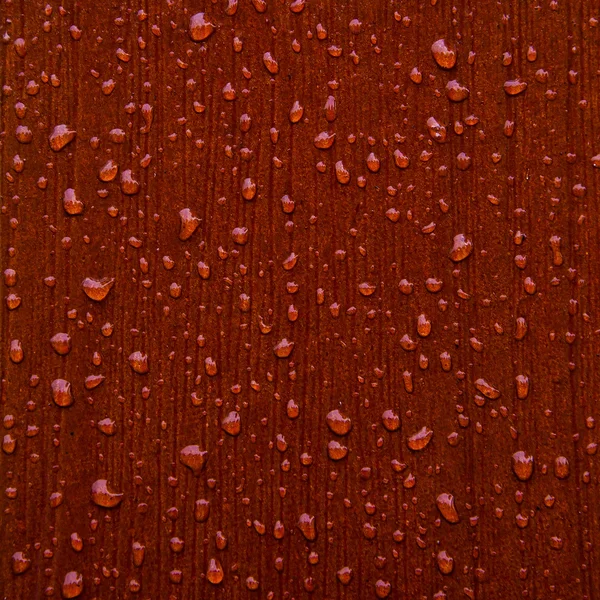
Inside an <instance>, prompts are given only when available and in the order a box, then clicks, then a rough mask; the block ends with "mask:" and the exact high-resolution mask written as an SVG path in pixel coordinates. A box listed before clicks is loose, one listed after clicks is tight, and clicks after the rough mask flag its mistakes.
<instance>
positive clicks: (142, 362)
mask: <svg viewBox="0 0 600 600" xmlns="http://www.w3.org/2000/svg"><path fill="white" fill-rule="evenodd" d="M129 365H130V366H131V368H132V369H133V370H134V371H135V372H136V373H139V374H140V375H144V374H145V373H147V372H148V370H149V367H148V355H147V354H146V353H145V352H141V351H140V350H137V351H136V352H132V353H131V354H130V355H129Z"/></svg>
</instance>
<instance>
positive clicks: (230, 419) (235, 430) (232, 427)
mask: <svg viewBox="0 0 600 600" xmlns="http://www.w3.org/2000/svg"><path fill="white" fill-rule="evenodd" d="M221 428H222V429H223V431H225V432H226V433H228V434H229V435H233V436H236V435H239V434H240V431H241V429H242V422H241V419H240V413H238V412H237V411H235V410H232V411H231V412H230V413H229V414H228V415H227V416H226V417H225V418H224V419H223V420H222V421H221Z"/></svg>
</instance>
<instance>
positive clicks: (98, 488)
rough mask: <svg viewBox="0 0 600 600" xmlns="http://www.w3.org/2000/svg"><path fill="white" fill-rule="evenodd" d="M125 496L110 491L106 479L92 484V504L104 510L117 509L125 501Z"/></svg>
mask: <svg viewBox="0 0 600 600" xmlns="http://www.w3.org/2000/svg"><path fill="white" fill-rule="evenodd" d="M123 496H124V495H123V494H117V493H115V492H112V491H110V490H109V489H108V482H107V480H106V479H97V480H96V481H94V483H93V484H92V502H93V503H94V504H96V505H97V506H101V507H102V508H115V507H117V506H119V504H121V502H122V501H123Z"/></svg>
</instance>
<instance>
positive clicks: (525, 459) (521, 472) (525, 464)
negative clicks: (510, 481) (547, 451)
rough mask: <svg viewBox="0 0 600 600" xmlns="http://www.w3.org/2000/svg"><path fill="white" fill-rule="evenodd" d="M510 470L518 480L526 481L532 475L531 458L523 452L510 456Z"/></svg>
mask: <svg viewBox="0 0 600 600" xmlns="http://www.w3.org/2000/svg"><path fill="white" fill-rule="evenodd" d="M512 468H513V472H514V474H515V475H516V476H517V478H518V479H520V480H521V481H527V480H528V479H530V478H531V476H532V475H533V456H531V455H528V454H526V453H525V452H524V451H523V450H519V451H518V452H515V453H514V454H513V456H512Z"/></svg>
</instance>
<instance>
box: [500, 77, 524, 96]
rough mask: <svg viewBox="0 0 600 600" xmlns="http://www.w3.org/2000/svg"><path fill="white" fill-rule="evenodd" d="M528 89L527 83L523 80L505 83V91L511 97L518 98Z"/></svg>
mask: <svg viewBox="0 0 600 600" xmlns="http://www.w3.org/2000/svg"><path fill="white" fill-rule="evenodd" d="M526 89H527V83H526V82H525V81H523V80H522V79H521V78H517V79H510V80H509V81H505V82H504V91H505V92H506V93H507V94H508V95H509V96H517V95H518V94H522V93H523V92H524V91H525V90H526Z"/></svg>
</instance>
